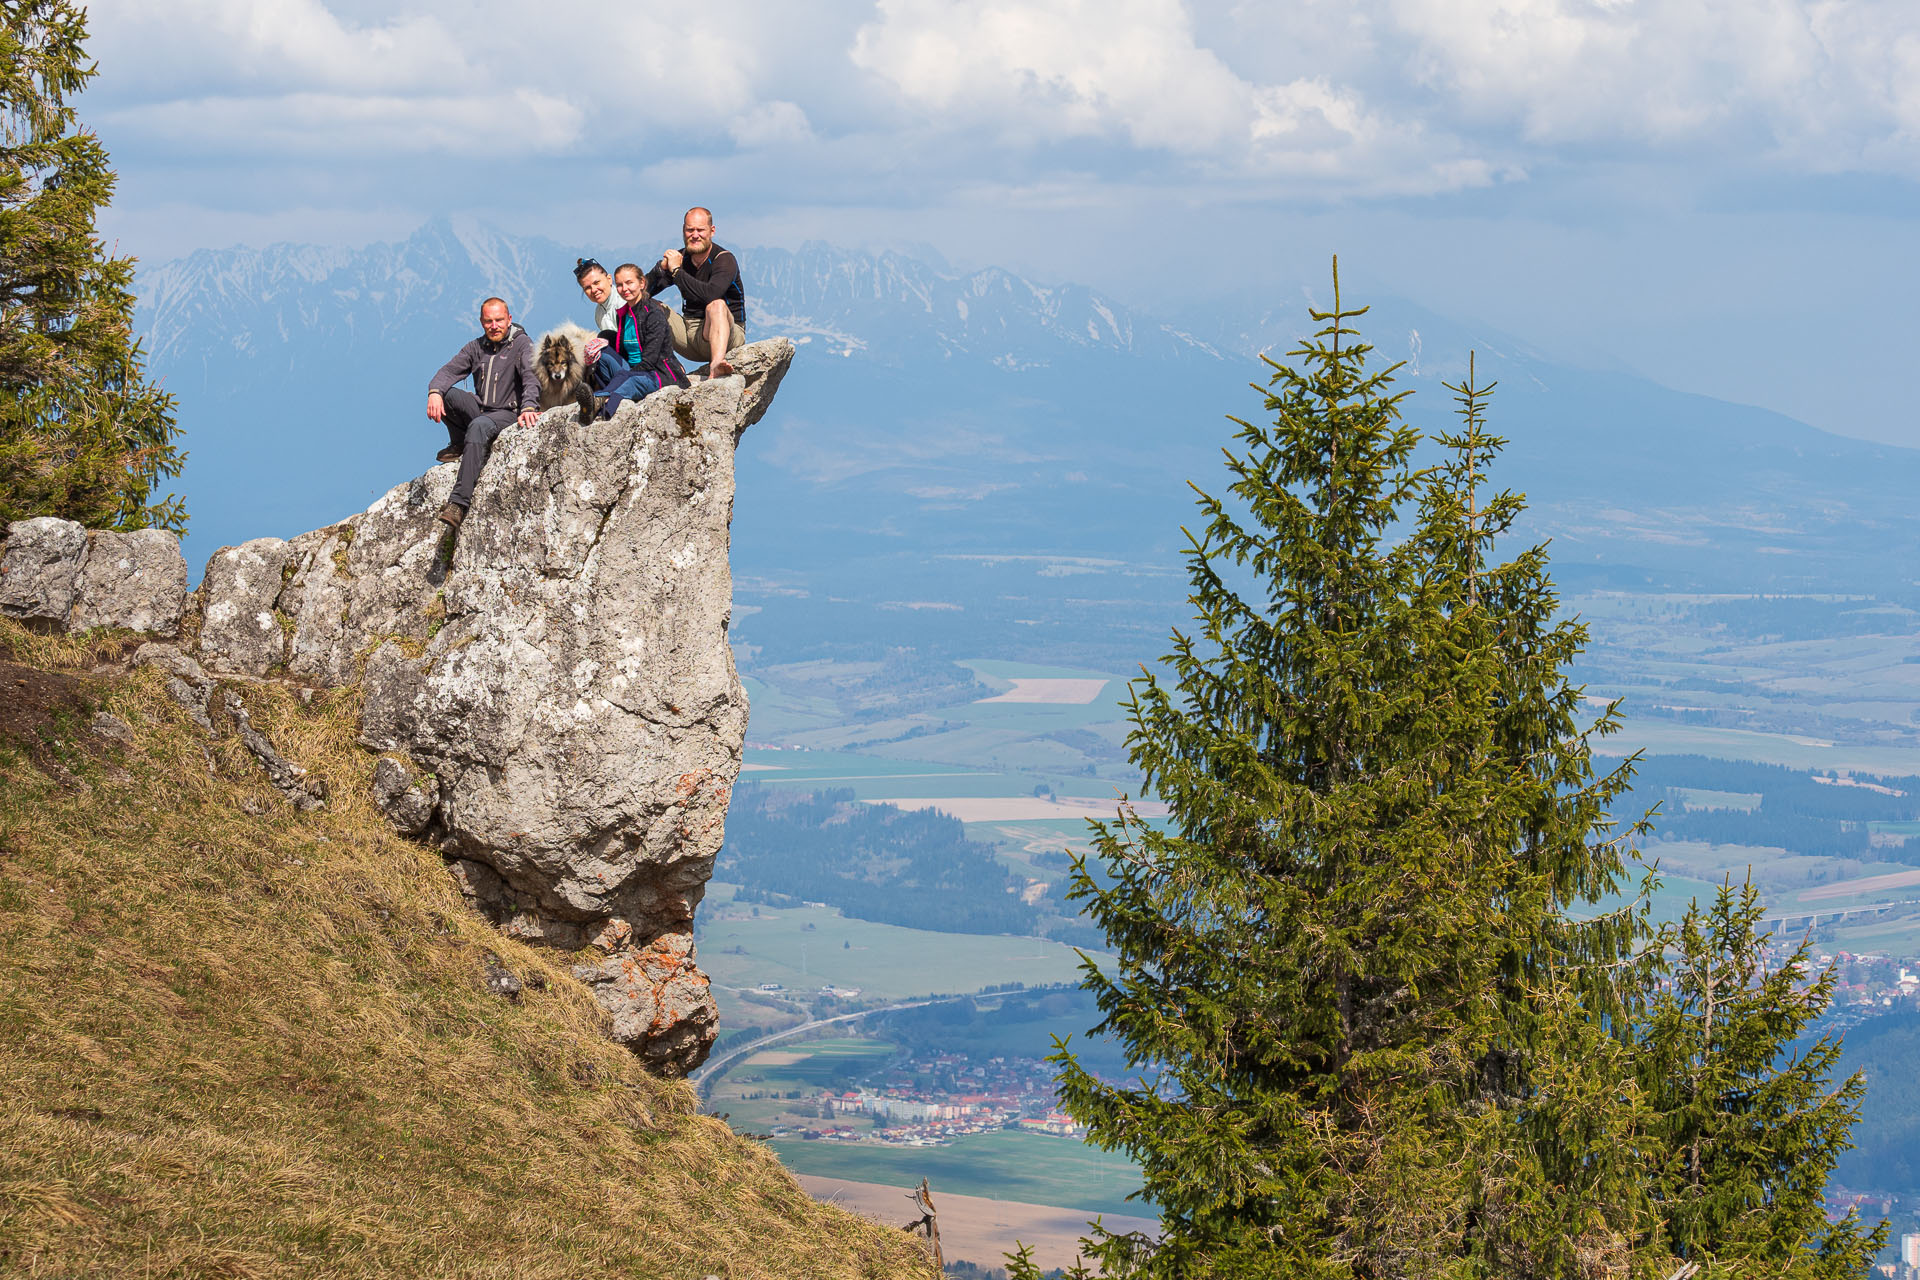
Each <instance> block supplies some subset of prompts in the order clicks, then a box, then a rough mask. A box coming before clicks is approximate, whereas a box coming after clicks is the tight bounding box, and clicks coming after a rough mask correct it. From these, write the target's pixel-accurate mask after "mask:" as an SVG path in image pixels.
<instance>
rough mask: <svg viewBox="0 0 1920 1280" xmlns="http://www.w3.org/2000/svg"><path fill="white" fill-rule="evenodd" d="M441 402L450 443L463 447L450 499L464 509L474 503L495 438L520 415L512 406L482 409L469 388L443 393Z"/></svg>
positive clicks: (449, 444)
mask: <svg viewBox="0 0 1920 1280" xmlns="http://www.w3.org/2000/svg"><path fill="white" fill-rule="evenodd" d="M440 403H441V405H442V406H444V407H445V409H446V415H445V421H446V424H447V445H448V447H449V448H453V449H458V450H460V474H459V475H458V476H457V477H455V479H454V482H453V494H452V495H451V496H450V497H449V498H448V499H447V501H448V502H451V503H452V504H453V505H454V506H456V507H459V508H460V509H461V510H462V511H464V510H466V509H467V508H468V507H470V506H472V505H473V486H474V485H475V484H476V483H477V482H478V481H479V479H480V468H482V467H484V466H486V465H487V455H488V454H490V453H492V452H493V438H494V437H495V436H497V435H499V434H500V433H501V432H502V431H505V430H506V429H507V428H508V427H509V426H511V425H512V424H513V420H514V419H515V418H517V417H519V416H520V415H519V414H518V413H515V412H514V411H513V410H512V409H494V410H492V411H491V412H489V411H487V410H484V409H482V408H481V407H480V400H479V398H478V397H477V396H475V395H474V394H473V392H471V391H468V390H467V389H466V388H465V387H455V388H453V390H451V391H443V392H441V393H440Z"/></svg>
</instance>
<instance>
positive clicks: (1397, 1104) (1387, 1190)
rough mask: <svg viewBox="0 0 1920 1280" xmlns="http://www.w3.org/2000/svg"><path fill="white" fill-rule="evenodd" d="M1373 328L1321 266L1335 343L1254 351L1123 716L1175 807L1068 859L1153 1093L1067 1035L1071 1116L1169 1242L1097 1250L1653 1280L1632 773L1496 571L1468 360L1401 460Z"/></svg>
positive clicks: (1499, 513)
mask: <svg viewBox="0 0 1920 1280" xmlns="http://www.w3.org/2000/svg"><path fill="white" fill-rule="evenodd" d="M1362 314H1364V309H1352V310H1349V309H1347V308H1346V307H1345V306H1344V304H1343V302H1342V299H1341V295H1340V287H1339V277H1338V269H1337V263H1336V270H1335V276H1334V298H1333V306H1332V308H1331V309H1330V310H1327V311H1318V310H1316V311H1314V312H1312V315H1313V318H1314V320H1315V322H1316V323H1317V324H1319V325H1320V326H1321V327H1320V329H1319V331H1318V332H1317V333H1316V334H1315V335H1314V336H1313V337H1311V338H1310V339H1307V340H1306V341H1304V342H1303V343H1302V344H1301V346H1300V347H1299V348H1298V349H1296V350H1294V351H1293V352H1291V353H1290V360H1291V363H1288V364H1280V363H1276V362H1271V361H1270V362H1269V363H1270V364H1271V365H1272V368H1273V373H1272V377H1271V379H1270V381H1269V384H1268V387H1267V388H1266V409H1267V411H1268V412H1269V413H1270V414H1272V415H1273V418H1272V423H1271V425H1270V426H1269V425H1255V424H1253V423H1249V422H1244V421H1239V420H1237V419H1236V422H1238V426H1239V431H1238V435H1237V440H1238V447H1237V448H1236V449H1234V450H1230V451H1228V453H1227V458H1226V463H1227V468H1228V471H1229V474H1230V477H1231V482H1230V484H1229V486H1228V491H1227V494H1226V495H1225V496H1224V497H1215V496H1213V495H1211V494H1208V493H1205V492H1201V491H1199V490H1197V489H1196V492H1198V493H1199V498H1198V505H1199V508H1200V511H1201V515H1202V520H1201V522H1200V525H1199V529H1200V532H1199V534H1198V535H1197V536H1196V535H1193V534H1191V533H1190V534H1189V544H1190V546H1189V551H1188V553H1187V557H1186V558H1187V566H1188V573H1189V581H1190V583H1191V594H1190V601H1191V604H1192V606H1193V608H1194V613H1195V617H1196V625H1195V628H1194V630H1193V631H1192V633H1181V632H1176V633H1175V636H1174V641H1173V647H1172V652H1171V653H1169V654H1168V655H1167V656H1166V657H1165V659H1164V668H1165V671H1166V675H1165V676H1164V677H1163V676H1161V675H1159V674H1155V673H1151V672H1148V673H1145V674H1143V675H1142V677H1141V678H1140V679H1138V680H1136V681H1135V682H1134V683H1133V685H1132V688H1131V693H1130V701H1129V704H1128V712H1129V715H1130V717H1131V720H1132V729H1131V732H1130V735H1129V740H1128V741H1129V753H1130V758H1131V759H1132V760H1133V762H1134V764H1135V765H1136V766H1137V767H1139V768H1140V770H1141V771H1142V773H1143V775H1144V785H1145V786H1146V787H1147V788H1148V789H1149V790H1151V791H1152V792H1153V793H1154V794H1155V795H1156V796H1158V797H1159V798H1160V799H1161V800H1163V801H1165V802H1166V804H1167V805H1168V808H1169V810H1170V818H1169V819H1168V820H1167V821H1166V823H1165V824H1164V825H1163V824H1161V823H1159V822H1157V821H1154V820H1149V819H1145V818H1142V817H1141V816H1139V815H1138V814H1137V813H1135V812H1134V811H1133V810H1131V809H1130V808H1128V807H1126V806H1124V805H1123V806H1122V810H1121V813H1120V815H1119V816H1118V818H1117V819H1116V820H1115V821H1113V822H1110V823H1096V824H1094V837H1095V839H1094V845H1095V850H1096V853H1097V856H1098V858H1099V862H1100V864H1101V869H1102V871H1103V874H1102V875H1101V876H1100V877H1098V878H1096V877H1095V875H1094V874H1093V873H1092V870H1091V869H1090V868H1089V866H1088V864H1087V863H1086V862H1084V861H1082V862H1081V863H1079V864H1077V865H1076V868H1075V873H1074V878H1073V882H1072V896H1073V897H1074V898H1076V899H1077V900H1080V901H1082V902H1084V903H1085V909H1086V911H1087V913H1088V915H1089V916H1090V917H1091V918H1092V919H1093V921H1094V922H1095V923H1096V924H1097V925H1098V926H1099V927H1100V928H1101V929H1102V931H1103V932H1104V933H1105V935H1106V937H1107V939H1108V942H1109V945H1110V948H1111V950H1112V951H1113V953H1114V960H1113V961H1112V962H1111V963H1110V964H1108V965H1107V966H1106V967H1104V968H1103V967H1101V966H1099V965H1095V964H1092V963H1089V964H1088V965H1087V966H1086V968H1085V983H1086V985H1087V986H1088V988H1089V989H1090V990H1092V991H1093V992H1094V994H1095V996H1096V998H1097V1001H1098V1004H1099V1008H1100V1011H1101V1015H1102V1020H1101V1022H1100V1024H1099V1026H1098V1027H1097V1028H1096V1030H1098V1031H1099V1032H1101V1033H1104V1034H1107V1035H1110V1036H1112V1037H1114V1038H1115V1039H1117V1040H1118V1041H1119V1042H1120V1044H1121V1045H1122V1047H1123V1048H1124V1049H1125V1051H1126V1053H1127V1057H1128V1061H1129V1064H1130V1066H1131V1067H1132V1068H1133V1069H1134V1070H1135V1071H1137V1072H1138V1077H1137V1078H1135V1079H1132V1080H1128V1081H1122V1082H1110V1081H1103V1080H1100V1079H1098V1078H1096V1077H1094V1076H1093V1075H1091V1074H1090V1073H1088V1072H1087V1071H1085V1070H1083V1069H1082V1068H1081V1067H1080V1065H1079V1064H1078V1062H1077V1061H1076V1060H1075V1059H1074V1057H1073V1055H1072V1053H1071V1051H1070V1049H1069V1048H1068V1047H1066V1046H1062V1047H1061V1049H1060V1051H1059V1052H1058V1053H1057V1054H1056V1058H1055V1060H1056V1061H1057V1062H1058V1063H1059V1064H1060V1076H1059V1084H1060V1091H1061V1099H1062V1103H1063V1105H1064V1107H1065V1109H1066V1110H1067V1111H1068V1112H1069V1113H1071V1114H1073V1115H1074V1116H1075V1117H1076V1118H1078V1119H1080V1120H1081V1121H1083V1122H1084V1123H1086V1125H1087V1126H1088V1129H1089V1133H1090V1136H1091V1139H1092V1140H1093V1141H1094V1142H1095V1143H1097V1144H1099V1145H1101V1146H1104V1147H1106V1148H1108V1149H1117V1150H1122V1151H1125V1152H1127V1153H1128V1154H1130V1155H1132V1156H1133V1157H1134V1158H1135V1159H1136V1160H1137V1161H1138V1162H1139V1164H1140V1167H1141V1170H1142V1175H1143V1180H1144V1184H1145V1185H1144V1191H1145V1194H1146V1195H1147V1197H1148V1198H1150V1199H1151V1200H1152V1201H1153V1203H1154V1204H1155V1205H1156V1206H1157V1207H1158V1209H1159V1211H1160V1213H1161V1218H1162V1228H1163V1231H1162V1234H1161V1235H1160V1237H1159V1238H1158V1239H1157V1240H1148V1239H1145V1238H1142V1237H1135V1236H1102V1237H1101V1238H1100V1239H1099V1240H1097V1241H1094V1242H1092V1250H1091V1252H1092V1254H1093V1255H1094V1256H1096V1257H1097V1258H1098V1259H1099V1261H1100V1262H1101V1264H1102V1266H1103V1268H1104V1270H1105V1272H1106V1274H1108V1275H1116V1276H1152V1277H1183V1278H1185V1277H1211V1276H1219V1277H1228V1276H1231V1277H1259V1276H1287V1277H1354V1276H1366V1277H1389V1276H1392V1277H1400V1276H1440V1275H1445V1276H1462V1277H1465V1276H1488V1277H1492V1276H1501V1277H1526V1276H1534V1277H1542V1278H1546V1277H1569V1276H1596V1277H1597V1276H1628V1275H1650V1274H1659V1275H1662V1276H1664V1275H1666V1274H1667V1272H1666V1271H1665V1270H1660V1268H1661V1267H1662V1266H1663V1265H1664V1264H1666V1263H1668V1262H1671V1261H1672V1260H1673V1259H1674V1258H1675V1257H1676V1255H1677V1253H1679V1256H1684V1253H1683V1252H1680V1251H1677V1250H1676V1249H1675V1248H1674V1243H1675V1242H1673V1241H1671V1240H1669V1239H1668V1238H1666V1237H1665V1236H1664V1235H1662V1233H1661V1230H1660V1227H1659V1221H1660V1218H1659V1214H1660V1212H1662V1208H1661V1206H1662V1204H1663V1203H1664V1202H1665V1200H1666V1199H1668V1198H1669V1196H1670V1193H1669V1190H1668V1189H1667V1188H1666V1187H1665V1186H1664V1185H1663V1184H1662V1183H1661V1181H1660V1180H1659V1179H1658V1178H1656V1177H1653V1176H1651V1175H1650V1173H1649V1171H1650V1170H1652V1169H1656V1168H1660V1167H1663V1166H1664V1164H1665V1162H1666V1160H1667V1152H1668V1150H1669V1147H1668V1144H1669V1143H1670V1142H1671V1141H1672V1134H1671V1132H1670V1130H1671V1127H1672V1126H1671V1123H1670V1117H1668V1116H1667V1115H1666V1113H1663V1112H1662V1111H1661V1106H1662V1105H1663V1103H1662V1097H1663V1095H1661V1094H1660V1092H1659V1090H1658V1089H1657V1088H1656V1087H1655V1084H1654V1082H1653V1081H1652V1080H1650V1079H1649V1078H1648V1074H1647V1073H1648V1067H1647V1065H1646V1062H1645V1061H1644V1058H1643V1055H1642V1054H1641V1052H1640V1049H1641V1046H1640V1045H1639V1043H1638V1039H1637V1038H1638V1037H1639V1036H1640V1035H1641V1034H1642V1033H1644V1032H1646V1031H1647V1030H1648V1028H1649V1027H1651V1026H1652V1025H1653V1023H1652V1022H1651V1021H1650V1017H1651V1015H1650V1014H1649V1013H1648V1012H1647V1011H1648V1010H1650V1009H1654V1008H1657V1007H1658V1005H1657V999H1656V996H1657V993H1658V992H1659V991H1662V990H1665V989H1666V980H1665V977H1664V973H1665V970H1664V964H1665V961H1664V958H1663V957H1664V949H1663V947H1662V946H1661V945H1659V942H1660V940H1659V939H1656V938H1655V937H1654V935H1653V933H1652V931H1651V928H1650V926H1649V924H1648V922H1647V918H1646V915H1645V914H1644V908H1642V909H1640V910H1634V909H1616V910H1612V911H1602V910H1600V907H1599V904H1600V903H1601V902H1602V900H1603V899H1605V898H1607V897H1608V896H1609V895H1612V894H1614V893H1616V892H1617V891H1618V890H1619V889H1620V888H1621V887H1622V885H1623V883H1624V882H1625V877H1626V874H1627V870H1628V865H1627V861H1628V859H1627V852H1626V849H1625V841H1626V839H1627V838H1628V837H1629V836H1630V835H1631V834H1632V830H1633V829H1628V830H1626V831H1623V830H1621V829H1619V828H1617V827H1616V826H1615V825H1614V823H1613V821H1612V819H1611V818H1610V817H1609V810H1610V808H1611V807H1612V805H1613V802H1614V801H1615V799H1616V798H1617V797H1618V796H1619V795H1620V793H1621V792H1622V791H1623V790H1624V789H1625V788H1626V786H1627V785H1628V783H1629V781H1630V778H1631V763H1632V762H1631V761H1628V762H1626V763H1623V764H1620V765H1618V766H1615V767H1612V768H1610V769H1601V768H1599V767H1598V766H1597V764H1596V760H1595V756H1594V753H1593V750H1592V746H1593V738H1594V737H1595V736H1596V735H1599V734H1605V733H1610V732H1612V731H1614V729H1615V728H1616V727H1617V719H1616V714H1615V709H1614V708H1612V707H1609V708H1607V709H1606V711H1605V712H1603V713H1602V714H1601V715H1599V716H1598V717H1597V718H1595V719H1593V720H1591V721H1587V720H1585V719H1584V718H1583V708H1582V701H1581V690H1580V689H1579V688H1577V687H1575V686H1573V685H1571V684H1570V683H1569V682H1568V679H1567V676H1566V671H1567V668H1568V666H1569V664H1570V663H1571V662H1572V660H1573V659H1574V658H1575V656H1576V655H1577V654H1578V653H1579V652H1580V651H1581V649H1582V647H1583V646H1584V644H1585V641H1586V633H1585V630H1584V628H1583V627H1582V626H1581V625H1580V624H1579V623H1578V622H1577V621H1575V620H1570V619H1565V618H1562V617H1560V616H1559V608H1558V606H1559V601H1558V598H1557V596H1556V594H1555V592H1554V588H1553V585H1552V581H1551V577H1550V574H1549V571H1548V560H1547V556H1546V552H1545V549H1544V548H1543V547H1537V546H1536V547H1526V548H1524V549H1522V550H1521V551H1520V552H1519V553H1518V554H1517V555H1514V556H1512V558H1510V559H1505V560H1499V559H1496V558H1495V557H1494V554H1493V553H1494V544H1495V542H1496V540H1498V539H1502V538H1503V537H1504V535H1506V534H1508V533H1509V532H1510V530H1511V528H1512V525H1513V521H1514V519H1515V518H1516V517H1517V516H1518V514H1519V513H1520V511H1521V510H1522V502H1521V500H1520V499H1519V498H1518V497H1517V496H1515V495H1513V494H1511V493H1509V492H1505V491H1500V490H1495V489H1492V488H1491V487H1490V485H1489V482H1488V475H1487V467H1488V464H1489V462H1490V460H1491V458H1492V457H1493V456H1494V455H1495V454H1496V453H1497V452H1498V450H1499V448H1500V446H1501V445H1502V444H1503V443H1504V442H1503V441H1501V440H1500V439H1499V438H1498V437H1495V436H1492V435H1490V434H1488V433H1487V431H1486V429H1485V410H1486V404H1487V396H1488V393H1489V391H1490V390H1491V388H1490V387H1483V386H1480V385H1478V384H1477V383H1476V381H1475V380H1474V376H1473V374H1472V371H1471V367H1470V370H1469V374H1468V377H1467V379H1466V380H1465V381H1464V382H1463V383H1462V384H1461V385H1460V386H1458V387H1455V388H1452V390H1454V391H1455V392H1456V394H1457V396H1458V398H1459V403H1460V427H1459V428H1458V429H1457V430H1456V431H1454V432H1451V433H1448V434H1443V435H1441V436H1439V437H1438V438H1437V440H1436V443H1437V444H1438V445H1439V446H1440V447H1441V448H1442V450H1443V452H1444V458H1443V460H1442V461H1441V462H1440V463H1439V464H1438V465H1436V466H1434V467H1432V468H1429V469H1424V470H1422V469H1416V467H1415V465H1414V462H1413V454H1414V449H1415V446H1416V443H1417V437H1416V434H1415V432H1414V431H1413V430H1412V429H1411V428H1410V427H1409V426H1408V425H1407V424H1406V423H1405V422H1404V421H1403V420H1402V418H1401V414H1400V407H1401V401H1402V398H1403V396H1404V394H1405V393H1404V392H1399V391H1396V390H1395V389H1394V386H1393V376H1394V373H1395V372H1396V370H1397V368H1398V366H1394V367H1391V368H1387V369H1382V370H1370V369H1369V368H1368V359H1367V357H1368V356H1369V354H1370V352H1371V348H1369V347H1368V346H1367V345H1366V344H1365V343H1363V342H1361V341H1360V340H1359V335H1358V333H1357V331H1356V330H1355V329H1354V328H1353V327H1352V326H1353V324H1354V322H1355V321H1356V320H1357V319H1358V317H1360V316H1361V315H1362ZM1634 829H1637V828H1634ZM1749 923H1750V922H1749ZM1650 944H1651V945H1650ZM1774 995H1775V996H1776V997H1777V995H1778V993H1777V992H1776V993H1774ZM1820 1065H1821V1064H1820V1063H1819V1062H1814V1063H1812V1064H1811V1066H1812V1067H1813V1069H1814V1070H1813V1074H1814V1075H1817V1074H1818V1069H1819V1067H1820ZM1654 1075H1656V1076H1658V1075H1660V1072H1659V1071H1657V1070H1656V1071H1654ZM1809 1078H1811V1077H1809ZM1804 1102H1805V1099H1804V1098H1802V1099H1799V1100H1798V1102H1795V1103H1790V1104H1789V1106H1788V1109H1789V1110H1790V1111H1791V1110H1793V1109H1794V1107H1795V1106H1797V1105H1799V1104H1800V1103H1804ZM1801 1110H1804V1107H1802V1108H1801ZM1829 1119H1831V1117H1829ZM1825 1131H1826V1132H1828V1133H1832V1132H1833V1131H1834V1130H1833V1126H1832V1125H1831V1124H1829V1125H1828V1127H1827V1129H1826V1130H1825ZM1841 1131H1842V1132H1843V1127H1842V1130H1841Z"/></svg>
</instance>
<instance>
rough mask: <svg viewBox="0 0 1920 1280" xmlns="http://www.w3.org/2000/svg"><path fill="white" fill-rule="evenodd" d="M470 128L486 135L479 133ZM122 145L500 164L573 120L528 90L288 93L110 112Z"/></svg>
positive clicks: (549, 142) (573, 128) (563, 131)
mask: <svg viewBox="0 0 1920 1280" xmlns="http://www.w3.org/2000/svg"><path fill="white" fill-rule="evenodd" d="M476 120H488V121H490V125H489V127H488V128H486V129H484V130H482V129H476V128H475V127H474V122H475V121H476ZM103 124H104V125H105V126H106V127H107V128H109V129H110V130H111V131H112V132H113V133H115V134H116V135H118V136H122V137H133V138H139V137H141V136H143V135H148V136H151V135H155V134H157V135H162V136H165V137H170V138H174V139H181V140H191V142H190V144H189V145H190V146H191V147H192V148H196V149H204V150H208V151H218V152H220V153H221V154H223V155H226V156H228V157H235V158H237V157H241V156H258V155H281V154H286V153H288V152H289V151H293V152H298V153H301V154H305V155H309V156H312V155H324V154H329V153H331V154H334V155H345V156H351V157H358V158H360V159H362V160H368V159H374V158H378V157H383V156H404V155H409V154H414V155H418V154H432V155H446V154H451V155H463V156H486V157H497V156H499V155H501V154H502V153H506V154H514V153H528V152H533V151H537V150H541V149H555V148H560V149H564V148H570V147H571V146H572V144H573V142H574V140H575V139H576V138H577V137H578V136H579V134H580V126H581V116H580V112H579V111H578V110H577V109H576V108H574V107H573V106H572V105H570V104H568V103H565V102H561V101H559V100H558V99H555V98H550V97H547V96H545V95H543V94H539V93H535V92H532V91H530V90H525V89H522V90H518V91H515V92H512V93H506V94H499V95H494V94H488V95H483V96H474V97H420V98H399V97H391V96H386V95H372V94H359V95H348V94H337V93H289V94H283V95H281V96H279V97H274V98H196V99H184V98H183V99H176V100H174V101H171V102H164V103H160V104H158V105H155V106H150V107H142V108H139V109H137V110H128V111H120V112H110V113H108V115H107V116H106V117H105V119H104V121H103Z"/></svg>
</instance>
